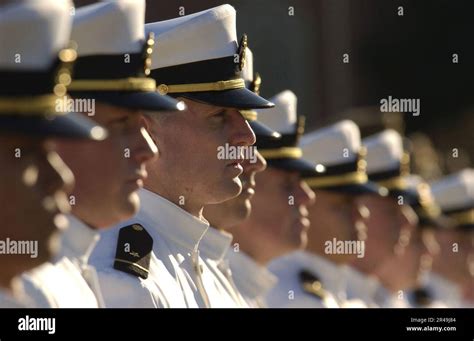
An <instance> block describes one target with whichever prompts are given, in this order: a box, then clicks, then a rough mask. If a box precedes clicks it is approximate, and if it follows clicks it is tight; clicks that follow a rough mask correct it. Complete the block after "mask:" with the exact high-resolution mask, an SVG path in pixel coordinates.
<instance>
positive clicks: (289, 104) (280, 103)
mask: <svg viewBox="0 0 474 341" xmlns="http://www.w3.org/2000/svg"><path fill="white" fill-rule="evenodd" d="M270 101H271V102H273V103H274V104H275V107H273V108H270V109H265V110H257V111H258V120H259V121H260V122H261V123H263V124H265V125H266V126H268V127H270V128H271V129H273V130H276V131H277V132H279V133H280V134H292V133H294V132H295V124H296V121H297V112H296V104H297V101H298V98H297V97H296V95H295V94H294V93H293V91H291V90H285V91H282V92H280V93H279V94H277V95H275V96H273V97H272V98H271V99H270Z"/></svg>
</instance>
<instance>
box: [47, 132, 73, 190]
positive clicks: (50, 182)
mask: <svg viewBox="0 0 474 341" xmlns="http://www.w3.org/2000/svg"><path fill="white" fill-rule="evenodd" d="M52 145H53V144H52V142H51V141H45V145H44V146H45V148H44V149H43V152H44V154H43V156H44V162H42V163H41V165H42V166H40V168H39V178H40V179H41V180H40V181H41V183H42V185H43V186H44V189H45V190H46V193H48V194H53V193H56V192H57V191H63V192H65V193H71V192H72V189H73V187H74V174H73V173H72V171H71V169H69V167H68V166H67V165H66V164H65V163H64V161H63V160H62V159H61V157H60V156H59V155H58V153H56V151H55V150H54V149H53V148H52V147H51V146H52Z"/></svg>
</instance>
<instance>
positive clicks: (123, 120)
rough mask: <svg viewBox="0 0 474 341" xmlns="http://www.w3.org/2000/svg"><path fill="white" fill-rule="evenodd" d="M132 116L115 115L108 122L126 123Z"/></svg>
mask: <svg viewBox="0 0 474 341" xmlns="http://www.w3.org/2000/svg"><path fill="white" fill-rule="evenodd" d="M129 118H130V116H129V115H123V116H120V117H114V118H113V119H111V120H110V121H109V122H108V124H125V123H127V122H128V120H129Z"/></svg>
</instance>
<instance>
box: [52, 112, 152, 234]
mask: <svg viewBox="0 0 474 341" xmlns="http://www.w3.org/2000/svg"><path fill="white" fill-rule="evenodd" d="M92 118H93V119H94V121H96V122H97V123H98V124H100V125H102V126H103V127H105V128H106V129H107V130H108V132H109V136H108V138H107V139H106V140H104V141H101V142H92V141H91V142H84V141H73V140H70V141H68V140H61V141H60V142H59V143H58V152H59V153H60V155H61V157H62V158H63V159H64V161H65V162H66V163H67V164H68V166H69V167H71V169H72V171H73V172H74V174H75V177H76V186H75V188H74V192H73V196H74V199H73V200H72V203H73V205H72V209H73V213H74V214H75V215H76V216H77V217H79V218H80V219H82V220H83V221H84V222H86V223H87V224H89V225H90V226H91V227H94V228H104V227H108V226H111V225H114V224H116V223H118V222H119V221H122V220H126V219H128V218H130V217H132V216H133V215H134V214H135V213H136V212H137V211H138V208H139V198H138V195H137V190H138V189H139V188H140V187H142V186H143V181H144V179H145V178H146V176H147V173H146V170H145V163H146V162H147V161H149V160H150V159H152V158H153V157H155V155H156V153H157V149H156V146H155V145H154V143H153V141H152V140H151V138H150V136H149V135H148V133H147V131H146V129H145V124H146V121H145V120H144V118H143V115H142V114H141V113H140V112H136V111H132V110H127V109H122V108H119V107H115V106H110V105H106V104H103V103H97V104H96V114H95V116H93V117H92Z"/></svg>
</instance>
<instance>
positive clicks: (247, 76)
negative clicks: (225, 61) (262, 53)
mask: <svg viewBox="0 0 474 341" xmlns="http://www.w3.org/2000/svg"><path fill="white" fill-rule="evenodd" d="M242 78H243V79H244V81H246V82H253V53H252V51H251V50H250V49H249V48H248V47H246V50H245V66H244V68H243V70H242Z"/></svg>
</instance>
